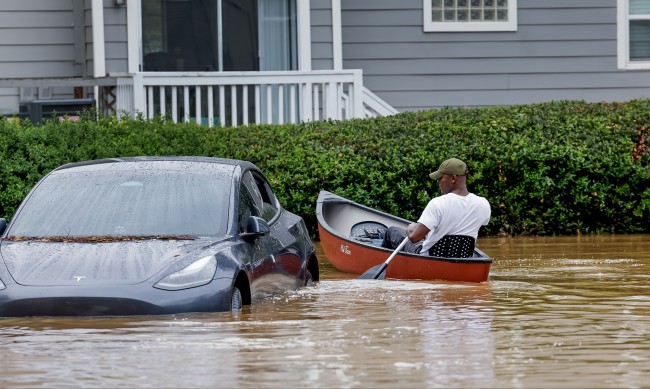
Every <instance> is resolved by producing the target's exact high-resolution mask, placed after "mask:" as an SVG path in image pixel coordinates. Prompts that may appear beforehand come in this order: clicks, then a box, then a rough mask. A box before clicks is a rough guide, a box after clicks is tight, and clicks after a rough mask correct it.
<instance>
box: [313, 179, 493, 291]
mask: <svg viewBox="0 0 650 389" xmlns="http://www.w3.org/2000/svg"><path fill="white" fill-rule="evenodd" d="M316 219H317V221H318V233H319V235H320V242H321V246H322V248H323V251H324V252H325V255H326V256H327V259H328V260H329V261H330V262H331V263H332V265H334V267H336V268H337V269H338V270H340V271H343V272H346V273H352V274H363V273H364V272H365V271H367V270H368V269H370V268H371V267H373V266H376V265H380V264H382V263H383V262H384V261H386V259H388V257H389V256H390V254H391V253H392V252H393V250H391V249H387V248H384V247H380V246H379V245H380V244H381V243H380V242H381V239H379V238H378V235H379V234H381V233H382V232H383V231H385V229H386V228H387V227H390V226H400V227H406V226H407V225H408V224H409V223H410V222H409V221H408V220H405V219H402V218H399V217H396V216H392V215H389V214H387V213H384V212H381V211H377V210H374V209H372V208H369V207H366V206H364V205H361V204H357V203H355V202H353V201H350V200H347V199H345V198H343V197H340V196H337V195H335V194H333V193H330V192H327V191H321V192H320V193H319V195H318V201H317V202H316ZM491 264H492V258H490V257H489V256H487V255H486V254H485V253H484V252H482V251H481V250H479V249H478V248H476V247H475V248H474V253H473V256H472V257H471V258H443V257H430V256H425V255H420V254H411V253H404V252H400V253H399V254H397V255H396V256H395V258H393V260H392V261H391V262H390V264H389V265H388V269H387V270H386V278H393V279H403V280H444V281H461V282H483V281H487V279H488V275H489V273H490V266H491Z"/></svg>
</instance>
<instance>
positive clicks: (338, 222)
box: [322, 201, 409, 237]
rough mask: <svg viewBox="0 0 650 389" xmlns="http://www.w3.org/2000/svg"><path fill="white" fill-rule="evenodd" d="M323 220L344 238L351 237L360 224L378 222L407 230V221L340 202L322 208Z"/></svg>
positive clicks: (325, 203) (328, 203) (326, 204)
mask: <svg viewBox="0 0 650 389" xmlns="http://www.w3.org/2000/svg"><path fill="white" fill-rule="evenodd" d="M322 212H323V219H324V220H325V222H326V223H327V224H328V225H329V227H330V228H331V229H332V230H333V232H334V233H335V234H337V235H340V236H342V237H349V236H350V231H352V227H353V226H354V225H355V224H357V223H359V222H368V221H372V222H376V223H381V224H383V225H385V226H386V227H391V226H397V227H402V228H406V226H407V225H408V224H409V222H408V221H407V220H403V219H399V218H396V217H393V216H390V215H384V214H381V213H377V212H373V211H372V210H371V209H364V208H360V207H359V206H357V205H355V204H349V203H340V202H331V201H328V202H324V203H323V207H322Z"/></svg>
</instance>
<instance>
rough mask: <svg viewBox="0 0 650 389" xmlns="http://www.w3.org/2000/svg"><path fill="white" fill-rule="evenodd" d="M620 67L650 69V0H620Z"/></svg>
mask: <svg viewBox="0 0 650 389" xmlns="http://www.w3.org/2000/svg"><path fill="white" fill-rule="evenodd" d="M618 67H619V68H620V69H650V1H648V0H618Z"/></svg>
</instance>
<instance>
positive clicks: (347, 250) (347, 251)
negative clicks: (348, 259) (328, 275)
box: [341, 244, 352, 255]
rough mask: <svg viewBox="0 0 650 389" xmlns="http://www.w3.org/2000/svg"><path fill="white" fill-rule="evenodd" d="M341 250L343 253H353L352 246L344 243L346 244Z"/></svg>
mask: <svg viewBox="0 0 650 389" xmlns="http://www.w3.org/2000/svg"><path fill="white" fill-rule="evenodd" d="M341 252H342V253H343V254H347V255H350V254H352V252H351V251H350V248H349V247H348V246H346V245H344V244H342V245H341Z"/></svg>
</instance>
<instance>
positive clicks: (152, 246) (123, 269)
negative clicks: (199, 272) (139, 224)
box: [0, 239, 223, 286]
mask: <svg viewBox="0 0 650 389" xmlns="http://www.w3.org/2000/svg"><path fill="white" fill-rule="evenodd" d="M220 240H223V239H220ZM218 242H219V240H214V239H212V240H207V239H192V240H159V239H147V240H133V241H116V242H102V243H74V242H67V243H66V242H40V241H34V240H31V241H7V240H5V241H3V242H2V243H1V244H0V254H1V255H2V259H3V260H4V263H5V265H6V266H7V270H8V271H9V273H10V274H11V276H12V277H13V279H14V281H16V282H17V283H18V284H21V285H32V286H45V285H88V284H93V285H97V284H102V283H110V284H136V283H140V282H143V281H145V280H147V279H149V278H151V277H152V276H154V275H156V274H157V273H159V272H161V271H162V270H164V269H166V268H168V267H169V266H171V265H172V264H173V263H175V262H179V261H185V262H187V264H189V263H191V261H192V259H199V258H201V256H200V255H207V254H205V252H206V247H207V246H212V245H213V244H215V243H218ZM212 252H213V251H212ZM155 281H158V280H157V279H156V280H155Z"/></svg>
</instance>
